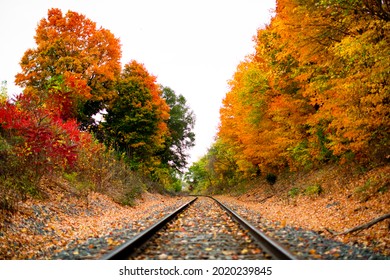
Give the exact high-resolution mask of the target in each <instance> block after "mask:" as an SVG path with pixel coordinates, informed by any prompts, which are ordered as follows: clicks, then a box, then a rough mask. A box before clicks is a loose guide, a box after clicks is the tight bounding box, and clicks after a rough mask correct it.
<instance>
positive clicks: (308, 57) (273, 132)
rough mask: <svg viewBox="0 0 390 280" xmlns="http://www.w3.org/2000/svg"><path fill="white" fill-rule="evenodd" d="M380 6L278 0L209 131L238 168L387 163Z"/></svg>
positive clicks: (384, 13)
mask: <svg viewBox="0 0 390 280" xmlns="http://www.w3.org/2000/svg"><path fill="white" fill-rule="evenodd" d="M379 2H380V1H378V2H375V1H369V0H356V1H352V2H351V1H346V0H327V1H318V0H310V1H303V0H278V1H277V9H276V16H275V17H274V18H273V19H272V21H271V23H270V25H269V26H267V27H266V28H265V29H263V30H259V31H258V34H257V37H256V47H255V53H254V54H253V55H250V56H248V57H247V58H246V59H245V61H243V62H242V63H241V64H240V65H239V66H238V67H237V71H236V73H235V75H234V77H233V79H232V80H231V81H230V91H229V92H228V93H227V94H226V97H225V99H224V100H223V106H222V108H221V110H220V117H221V123H220V129H219V134H218V136H219V138H220V141H222V142H224V143H226V144H228V145H229V146H230V147H231V148H232V149H233V150H234V151H235V153H234V154H235V155H234V157H235V160H236V161H237V164H238V166H239V169H241V170H248V171H250V170H252V171H251V172H253V170H255V169H256V168H259V169H260V170H261V171H266V172H269V171H278V170H281V169H284V168H285V167H287V166H288V167H289V168H299V167H302V166H303V167H311V166H313V165H315V164H319V163H322V162H326V161H329V160H341V161H346V160H355V161H358V162H360V163H367V162H373V161H374V162H383V161H386V160H387V159H388V157H389V154H388V151H389V127H390V126H389V124H390V121H389V114H388V112H389V111H390V110H389V109H390V108H389V102H388V100H389V86H388V82H387V81H388V80H389V72H390V70H389V69H390V61H389V59H388V54H389V51H390V47H389V46H390V44H389V43H390V42H389V41H390V40H389V28H390V24H389V10H388V6H386V3H387V1H382V2H381V3H382V4H380V3H379ZM385 2H386V3H385ZM386 7H387V8H386ZM253 167H255V169H253Z"/></svg>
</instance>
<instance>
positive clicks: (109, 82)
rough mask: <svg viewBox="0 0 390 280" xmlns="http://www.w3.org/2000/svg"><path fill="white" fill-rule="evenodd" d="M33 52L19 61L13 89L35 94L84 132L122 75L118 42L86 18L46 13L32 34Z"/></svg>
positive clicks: (112, 92) (70, 12)
mask: <svg viewBox="0 0 390 280" xmlns="http://www.w3.org/2000/svg"><path fill="white" fill-rule="evenodd" d="M34 38H35V42H36V44H37V46H36V48H32V49H28V50H27V51H26V52H25V54H24V56H23V58H22V59H21V62H20V66H21V68H22V71H21V72H20V73H18V74H17V75H16V80H15V82H16V84H17V85H19V86H21V87H25V88H26V89H27V92H28V93H30V94H35V95H38V96H39V97H40V98H41V100H42V102H44V103H46V104H47V106H48V107H49V108H50V109H52V110H59V111H60V114H61V116H62V118H63V119H68V118H77V119H78V121H79V122H81V123H82V124H83V126H84V127H86V126H87V125H89V124H91V123H93V119H92V116H93V115H94V114H96V113H98V112H99V111H100V110H102V109H103V108H104V107H105V103H106V102H107V101H108V100H110V99H111V98H112V96H113V95H114V92H115V91H114V85H115V81H116V78H117V76H118V75H119V73H120V69H121V66H120V58H121V49H120V43H119V39H117V38H115V37H114V35H113V34H112V33H111V32H110V31H109V30H107V29H104V28H97V27H96V23H94V22H93V21H91V20H89V19H87V18H86V17H85V16H84V15H82V14H78V13H76V12H72V11H68V12H67V13H66V14H65V15H63V14H62V12H61V10H60V9H50V10H49V11H48V16H47V18H43V19H42V20H41V21H40V23H39V24H38V27H37V29H36V35H35V37H34Z"/></svg>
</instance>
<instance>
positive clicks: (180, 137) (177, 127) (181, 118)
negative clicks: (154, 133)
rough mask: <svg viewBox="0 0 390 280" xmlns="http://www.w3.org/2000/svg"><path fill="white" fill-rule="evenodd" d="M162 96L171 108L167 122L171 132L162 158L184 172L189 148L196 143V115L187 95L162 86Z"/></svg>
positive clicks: (165, 162) (164, 161) (164, 162)
mask: <svg viewBox="0 0 390 280" xmlns="http://www.w3.org/2000/svg"><path fill="white" fill-rule="evenodd" d="M162 98H164V100H165V102H166V103H167V104H168V106H169V109H170V110H169V119H168V122H167V125H168V130H169V134H168V135H167V139H166V140H165V148H164V149H163V151H162V152H161V160H162V163H163V164H167V165H168V166H170V167H171V168H173V169H175V170H176V171H177V172H182V171H183V168H185V167H186V165H187V159H188V150H189V149H190V148H192V147H193V146H194V145H195V143H194V142H195V134H194V132H193V128H194V125H195V115H194V112H193V111H192V110H191V108H190V107H189V106H188V104H187V100H186V99H185V97H184V96H183V95H181V94H179V95H177V94H176V93H175V92H174V91H173V90H172V89H171V88H169V87H162Z"/></svg>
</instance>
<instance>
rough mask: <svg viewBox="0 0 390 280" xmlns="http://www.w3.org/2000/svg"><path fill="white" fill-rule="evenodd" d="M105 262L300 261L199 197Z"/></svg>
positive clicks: (226, 210)
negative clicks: (173, 260)
mask: <svg viewBox="0 0 390 280" xmlns="http://www.w3.org/2000/svg"><path fill="white" fill-rule="evenodd" d="M102 259H105V260H121V259H122V260H124V259H139V260H142V259H252V260H253V259H282V260H290V259H296V258H295V256H294V255H293V254H292V253H290V252H289V251H288V250H286V249H285V248H284V247H283V246H281V245H280V244H279V243H278V242H276V241H275V240H273V239H272V238H270V237H268V236H267V235H266V234H265V233H264V232H262V231H260V230H258V229H257V228H255V227H254V226H253V225H251V224H250V223H249V222H248V221H246V220H245V219H243V218H241V217H240V216H239V215H238V214H237V213H235V212H234V211H232V210H231V209H229V208H228V207H227V206H225V205H224V204H223V203H221V202H219V201H218V200H216V199H215V198H212V197H199V198H198V197H195V198H193V199H191V200H190V201H189V202H187V203H185V204H184V205H182V206H181V207H179V208H178V209H176V210H175V211H173V212H172V213H170V214H168V215H167V216H165V217H164V218H162V219H161V220H159V221H158V222H157V223H155V224H154V225H152V226H151V227H149V228H148V229H146V230H144V231H143V232H141V233H140V234H138V235H137V236H135V237H134V238H133V239H131V240H129V241H127V242H125V243H124V244H122V245H121V246H119V247H117V248H115V249H114V250H113V251H111V252H109V253H108V254H106V255H104V256H103V257H102Z"/></svg>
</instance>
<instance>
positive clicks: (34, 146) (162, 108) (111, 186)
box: [0, 9, 195, 209]
mask: <svg viewBox="0 0 390 280" xmlns="http://www.w3.org/2000/svg"><path fill="white" fill-rule="evenodd" d="M34 39H35V42H36V46H35V47H33V48H31V49H28V50H26V52H25V53H24V55H23V57H22V58H21V61H20V66H21V71H20V72H19V73H18V74H17V75H16V78H15V83H16V85H18V86H20V87H22V88H23V93H21V94H19V95H18V96H16V97H15V98H13V99H10V98H9V97H8V95H7V86H6V82H3V83H2V87H1V94H0V208H2V209H12V208H14V206H15V204H16V203H17V202H18V201H20V200H23V199H24V198H26V197H27V196H28V195H38V196H42V195H43V194H44V189H43V188H44V187H42V183H44V182H46V181H48V180H50V179H53V178H56V181H58V180H59V179H58V178H61V179H63V180H65V181H68V182H69V183H70V185H72V186H73V187H74V188H75V189H77V190H78V191H80V192H81V193H85V192H89V191H99V192H102V193H107V194H109V195H111V196H112V197H113V198H114V199H115V200H117V201H119V202H122V203H125V204H128V203H131V202H132V200H133V199H134V197H135V196H136V195H137V194H138V193H140V192H141V191H142V190H144V189H147V188H148V187H150V186H151V185H158V186H160V187H161V186H163V187H164V188H165V189H168V190H171V191H178V190H180V189H181V186H182V182H181V180H180V173H182V172H183V170H184V167H185V166H186V164H187V160H188V154H187V151H188V149H189V148H191V147H192V146H193V145H194V140H195V135H194V133H193V131H192V130H193V127H194V123H195V115H194V113H193V111H192V110H191V108H190V107H189V106H188V105H187V102H186V99H185V98H184V97H183V96H182V95H178V94H176V93H175V92H174V91H173V90H172V89H171V88H169V87H164V86H162V85H159V84H157V82H156V77H155V76H153V75H151V74H150V73H149V72H148V71H147V69H146V68H145V66H144V65H143V64H141V63H139V62H136V61H130V62H128V63H127V64H126V65H124V67H122V65H121V63H120V59H121V44H120V41H119V39H118V38H116V37H115V36H114V34H112V33H111V32H110V31H109V30H107V29H104V28H102V27H100V28H99V27H97V26H96V23H95V22H93V21H91V20H90V19H88V18H87V17H86V16H85V15H82V14H79V13H76V12H73V11H68V12H67V13H66V14H63V13H62V11H61V10H59V9H50V10H49V11H48V14H47V18H43V19H42V20H41V21H40V22H39V23H38V26H37V28H36V35H35V37H34ZM99 119H100V120H99Z"/></svg>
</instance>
